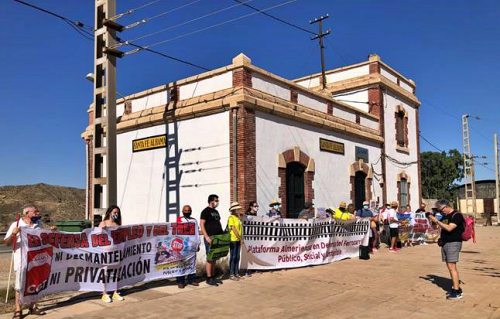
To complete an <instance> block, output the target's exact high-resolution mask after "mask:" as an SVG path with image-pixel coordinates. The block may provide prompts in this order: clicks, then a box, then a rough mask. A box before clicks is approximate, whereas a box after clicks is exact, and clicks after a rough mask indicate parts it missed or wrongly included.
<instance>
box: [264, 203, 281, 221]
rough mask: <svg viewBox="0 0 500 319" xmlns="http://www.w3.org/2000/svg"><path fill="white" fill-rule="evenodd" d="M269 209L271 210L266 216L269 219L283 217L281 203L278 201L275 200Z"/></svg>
mask: <svg viewBox="0 0 500 319" xmlns="http://www.w3.org/2000/svg"><path fill="white" fill-rule="evenodd" d="M269 207H270V208H271V209H270V210H269V212H268V213H267V214H266V215H267V216H269V217H281V212H280V209H281V203H280V202H279V201H278V200H276V199H275V200H273V201H272V202H271V203H270V204H269Z"/></svg>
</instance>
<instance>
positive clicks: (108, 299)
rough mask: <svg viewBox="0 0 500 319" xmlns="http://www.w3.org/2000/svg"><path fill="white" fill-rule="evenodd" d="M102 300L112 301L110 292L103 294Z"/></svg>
mask: <svg viewBox="0 0 500 319" xmlns="http://www.w3.org/2000/svg"><path fill="white" fill-rule="evenodd" d="M101 300H102V302H105V303H110V302H111V297H110V296H109V295H108V294H102V297H101Z"/></svg>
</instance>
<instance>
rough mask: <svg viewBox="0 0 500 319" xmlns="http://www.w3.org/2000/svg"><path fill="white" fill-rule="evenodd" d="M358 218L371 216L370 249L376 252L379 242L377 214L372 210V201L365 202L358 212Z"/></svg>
mask: <svg viewBox="0 0 500 319" xmlns="http://www.w3.org/2000/svg"><path fill="white" fill-rule="evenodd" d="M356 218H370V240H369V243H370V245H369V246H370V250H371V251H372V252H376V251H377V248H376V243H377V235H378V232H377V216H375V214H374V213H373V212H372V211H371V209H370V203H369V202H368V201H364V202H363V207H362V208H361V209H359V210H358V211H357V212H356Z"/></svg>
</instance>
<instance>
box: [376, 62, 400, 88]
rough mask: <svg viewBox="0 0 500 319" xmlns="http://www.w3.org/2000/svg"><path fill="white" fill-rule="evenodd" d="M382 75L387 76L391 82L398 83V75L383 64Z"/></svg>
mask: <svg viewBox="0 0 500 319" xmlns="http://www.w3.org/2000/svg"><path fill="white" fill-rule="evenodd" d="M380 75H382V76H384V77H386V78H387V79H388V80H389V81H391V82H394V83H396V84H397V83H398V77H397V76H395V75H394V74H393V73H392V72H390V71H389V70H387V69H386V68H384V67H383V66H380Z"/></svg>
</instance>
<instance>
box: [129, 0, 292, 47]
mask: <svg viewBox="0 0 500 319" xmlns="http://www.w3.org/2000/svg"><path fill="white" fill-rule="evenodd" d="M296 1H297V0H289V1H285V2H282V3H279V4H277V5H274V6H271V7H268V8H265V9H262V10H261V11H268V10H272V9H275V8H278V7H282V6H285V5H287V4H290V3H292V2H296ZM259 13H260V12H253V13H249V14H245V15H242V16H239V17H236V18H233V19H230V20H226V21H223V22H220V23H217V24H213V25H211V26H208V27H205V28H202V29H198V30H195V31H192V32H188V33H185V34H181V35H179V36H176V37H173V38H170V39H167V40H163V41H159V42H155V43H153V44H149V45H144V46H143V47H144V48H151V47H155V46H158V45H160V44H164V43H167V42H171V41H174V40H177V39H181V38H184V37H187V36H190V35H193V34H196V33H200V32H202V31H206V30H209V29H212V28H215V27H219V26H221V25H224V24H228V23H231V22H235V21H238V20H241V19H244V18H247V17H250V16H253V15H256V14H259ZM125 44H127V42H126V41H125ZM141 50H143V49H135V50H131V51H128V52H126V53H125V54H126V55H129V54H134V53H137V52H139V51H141Z"/></svg>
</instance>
